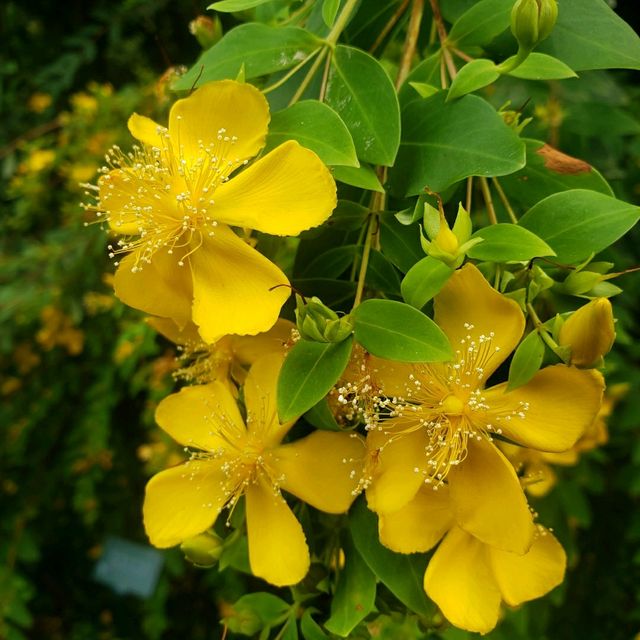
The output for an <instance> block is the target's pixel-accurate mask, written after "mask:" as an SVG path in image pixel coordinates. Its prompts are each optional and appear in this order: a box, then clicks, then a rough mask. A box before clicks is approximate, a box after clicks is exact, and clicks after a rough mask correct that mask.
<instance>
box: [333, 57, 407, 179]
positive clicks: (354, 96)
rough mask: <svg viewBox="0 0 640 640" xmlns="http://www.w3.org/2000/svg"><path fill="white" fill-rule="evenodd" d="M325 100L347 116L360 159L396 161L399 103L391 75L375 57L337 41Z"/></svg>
mask: <svg viewBox="0 0 640 640" xmlns="http://www.w3.org/2000/svg"><path fill="white" fill-rule="evenodd" d="M325 100H326V102H327V104H328V105H329V106H330V107H332V108H333V109H335V111H336V112H337V113H338V115H339V116H340V117H341V118H342V120H344V122H345V124H346V125H347V128H348V129H349V131H350V132H351V136H352V137H353V142H354V143H355V146H356V151H357V152H358V157H359V158H360V159H361V160H364V161H366V162H371V163H373V164H381V165H387V166H390V165H392V164H393V161H394V160H395V157H396V153H397V151H398V144H399V143H400V107H399V105H398V96H397V94H396V91H395V89H394V87H393V83H392V82H391V79H390V78H389V76H388V75H387V72H386V71H385V70H384V68H383V67H382V65H381V64H380V63H379V62H378V61H377V60H376V59H375V58H373V57H372V56H370V55H369V54H368V53H365V52H364V51H361V50H360V49H355V48H353V47H346V46H344V45H338V46H337V47H336V48H335V51H334V52H333V57H332V59H331V71H330V72H329V81H328V83H327V92H326V96H325Z"/></svg>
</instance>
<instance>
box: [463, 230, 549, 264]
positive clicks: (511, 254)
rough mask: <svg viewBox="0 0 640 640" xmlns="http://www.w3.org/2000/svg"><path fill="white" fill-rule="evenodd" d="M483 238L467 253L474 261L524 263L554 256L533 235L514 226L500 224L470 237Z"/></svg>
mask: <svg viewBox="0 0 640 640" xmlns="http://www.w3.org/2000/svg"><path fill="white" fill-rule="evenodd" d="M474 238H483V240H484V242H479V243H478V244H476V245H474V246H473V247H471V249H469V251H467V255H468V256H469V257H470V258H474V259H475V260H491V261H492V262H509V261H510V260H515V261H524V260H531V259H532V258H539V257H542V256H553V255H555V253H554V251H553V249H552V248H551V247H550V246H549V245H548V244H547V243H546V242H544V240H541V239H540V238H538V236H536V235H535V234H534V233H531V232H530V231H528V230H527V229H524V228H523V227H519V226H518V225H516V224H509V223H500V224H492V225H491V226H489V227H484V228H483V229H478V231H476V232H475V233H474V234H473V235H472V236H471V239H474Z"/></svg>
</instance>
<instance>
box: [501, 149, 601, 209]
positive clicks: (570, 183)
mask: <svg viewBox="0 0 640 640" xmlns="http://www.w3.org/2000/svg"><path fill="white" fill-rule="evenodd" d="M524 142H525V144H526V147H527V165H526V166H525V167H524V168H523V169H520V171H517V172H516V173H512V174H511V175H509V176H504V177H502V178H500V185H501V186H502V188H503V189H504V191H505V193H506V194H507V196H508V197H509V199H511V200H512V201H513V200H516V201H517V202H518V203H519V204H520V205H522V206H523V207H525V208H527V209H528V208H530V207H532V206H533V205H534V204H536V202H539V201H540V200H542V199H543V198H546V197H547V196H550V195H551V194H553V193H557V192H559V191H567V190H568V189H589V190H591V191H598V192H599V193H604V194H605V195H608V196H613V191H612V190H611V187H610V186H609V185H608V184H607V181H606V180H605V179H604V178H603V177H602V175H601V174H600V173H599V172H598V171H597V170H596V169H594V168H593V167H592V166H591V165H590V164H588V163H587V162H584V161H583V160H578V159H577V158H572V157H571V156H568V155H566V154H564V153H562V152H561V151H558V150H557V149H554V148H553V147H551V146H549V145H548V144H545V143H544V142H540V141H538V140H525V141H524Z"/></svg>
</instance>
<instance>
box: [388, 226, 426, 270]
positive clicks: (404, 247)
mask: <svg viewBox="0 0 640 640" xmlns="http://www.w3.org/2000/svg"><path fill="white" fill-rule="evenodd" d="M421 217H422V215H421ZM380 245H381V247H382V252H383V253H384V255H385V256H386V257H387V258H389V260H391V262H393V264H395V265H396V267H398V269H400V271H402V273H407V271H409V269H411V267H412V266H413V265H414V264H415V263H416V262H418V261H419V260H422V258H424V251H423V250H422V247H421V246H420V230H419V229H418V226H417V225H404V224H402V223H401V222H399V221H398V220H397V219H396V217H395V216H393V215H384V216H383V218H382V222H381V223H380Z"/></svg>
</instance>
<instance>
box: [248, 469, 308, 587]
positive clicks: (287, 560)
mask: <svg viewBox="0 0 640 640" xmlns="http://www.w3.org/2000/svg"><path fill="white" fill-rule="evenodd" d="M245 498H246V505H247V534H248V538H249V564H250V565H251V571H252V572H253V573H254V574H255V575H256V576H258V577H259V578H263V579H264V580H266V581H267V582H270V583H271V584H274V585H276V586H279V587H281V586H285V585H291V584H296V583H297V582H300V580H302V578H304V577H305V575H306V574H307V571H308V570H309V564H310V560H309V549H308V547H307V542H306V538H305V535H304V531H303V530H302V526H301V525H300V523H299V522H298V521H297V520H296V517H295V516H294V515H293V512H292V511H291V509H290V508H289V506H288V505H287V503H286V502H285V500H284V499H283V498H282V496H281V495H280V492H279V491H278V490H277V489H275V488H274V487H272V486H271V484H270V483H269V481H268V480H267V479H266V478H264V476H262V475H260V476H259V477H258V480H257V481H256V482H255V483H253V484H251V485H249V487H247V490H246V493H245Z"/></svg>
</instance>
